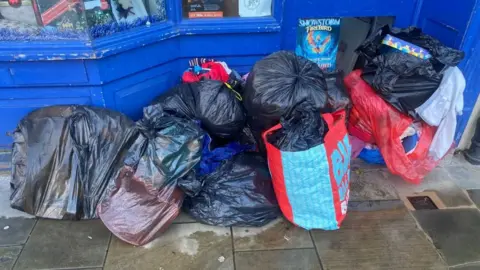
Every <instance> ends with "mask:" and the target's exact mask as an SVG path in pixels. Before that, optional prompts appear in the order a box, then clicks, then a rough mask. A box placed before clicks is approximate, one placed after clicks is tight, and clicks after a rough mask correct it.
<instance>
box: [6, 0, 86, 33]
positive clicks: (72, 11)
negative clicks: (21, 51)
mask: <svg viewBox="0 0 480 270" xmlns="http://www.w3.org/2000/svg"><path fill="white" fill-rule="evenodd" d="M87 38H88V34H87V23H86V20H85V15H84V13H83V5H82V4H81V3H80V2H79V1H73V2H70V1H65V0H60V1H57V0H37V1H35V0H31V1H30V0H27V1H25V0H23V1H22V0H0V40H72V39H73V40H75V39H87Z"/></svg>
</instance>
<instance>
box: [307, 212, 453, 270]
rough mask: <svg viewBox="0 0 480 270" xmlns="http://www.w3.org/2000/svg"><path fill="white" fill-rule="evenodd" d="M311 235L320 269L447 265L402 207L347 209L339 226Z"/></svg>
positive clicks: (416, 267) (443, 266)
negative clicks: (348, 210) (343, 220)
mask: <svg viewBox="0 0 480 270" xmlns="http://www.w3.org/2000/svg"><path fill="white" fill-rule="evenodd" d="M312 236H313V239H314V241H315V245H316V248H317V250H318V254H319V256H320V260H321V261H322V265H323V267H324V269H330V270H336V269H342V270H343V269H369V270H370V269H372V270H373V269H419V270H420V269H421V270H426V269H432V270H439V269H448V267H447V265H446V264H445V263H444V262H443V260H442V258H441V257H440V255H439V254H438V253H437V251H436V250H435V248H434V247H433V245H432V244H431V243H430V242H429V241H428V240H427V237H426V236H425V234H424V232H422V231H421V230H420V229H419V228H418V227H417V226H416V223H415V220H414V219H413V217H412V216H411V214H410V213H409V212H408V211H407V210H406V209H404V208H403V209H393V210H382V211H366V212H356V211H350V212H349V213H348V215H347V218H346V220H345V222H344V223H343V224H342V227H341V229H340V230H337V231H320V230H315V231H312Z"/></svg>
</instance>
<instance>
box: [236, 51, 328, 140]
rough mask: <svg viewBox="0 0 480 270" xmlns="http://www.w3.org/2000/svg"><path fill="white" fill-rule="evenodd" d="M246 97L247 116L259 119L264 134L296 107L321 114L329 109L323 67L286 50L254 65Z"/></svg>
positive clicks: (245, 92)
mask: <svg viewBox="0 0 480 270" xmlns="http://www.w3.org/2000/svg"><path fill="white" fill-rule="evenodd" d="M243 98H244V104H245V109H246V110H247V114H248V116H250V117H255V118H256V121H258V123H256V125H257V126H259V129H260V130H261V131H264V130H266V129H268V128H270V127H272V126H274V125H276V124H278V122H279V121H280V118H281V117H289V116H290V115H291V114H292V113H293V112H294V111H295V110H296V109H297V108H302V109H303V110H305V111H322V110H324V109H326V108H327V107H328V95H327V83H326V81H325V78H324V75H323V72H322V70H321V69H320V67H319V66H318V65H317V64H315V63H314V62H312V61H309V60H307V59H305V58H303V57H300V56H297V55H295V53H293V52H287V51H280V52H276V53H273V54H271V55H269V56H267V57H265V58H263V59H262V60H260V61H258V62H257V63H256V64H255V66H254V67H253V69H252V71H251V72H250V74H249V75H248V79H247V84H246V86H245V90H244V96H243ZM255 130H256V129H255Z"/></svg>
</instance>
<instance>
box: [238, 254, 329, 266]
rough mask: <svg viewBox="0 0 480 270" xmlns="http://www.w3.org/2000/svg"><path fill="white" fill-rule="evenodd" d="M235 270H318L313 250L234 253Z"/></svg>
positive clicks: (316, 258)
mask: <svg viewBox="0 0 480 270" xmlns="http://www.w3.org/2000/svg"><path fill="white" fill-rule="evenodd" d="M235 269H236V270H267V269H275V270H320V269H322V268H321V266H320V262H319V261H318V256H317V254H316V252H315V249H292V250H265V251H250V252H236V253H235Z"/></svg>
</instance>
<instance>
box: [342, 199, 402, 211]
mask: <svg viewBox="0 0 480 270" xmlns="http://www.w3.org/2000/svg"><path fill="white" fill-rule="evenodd" d="M404 208H405V204H404V203H403V201H402V200H383V201H349V202H348V211H349V212H350V211H379V210H392V209H404Z"/></svg>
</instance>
